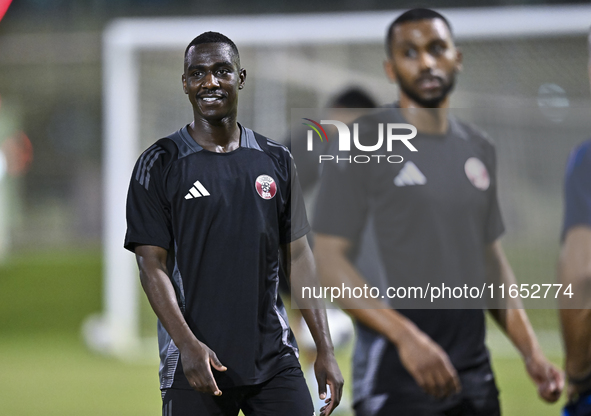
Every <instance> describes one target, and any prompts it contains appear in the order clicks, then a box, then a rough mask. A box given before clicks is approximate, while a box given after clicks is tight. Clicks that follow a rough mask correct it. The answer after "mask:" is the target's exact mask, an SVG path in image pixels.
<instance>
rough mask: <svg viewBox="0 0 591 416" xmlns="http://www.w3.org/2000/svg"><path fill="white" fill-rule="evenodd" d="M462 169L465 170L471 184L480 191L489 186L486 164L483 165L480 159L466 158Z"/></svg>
mask: <svg viewBox="0 0 591 416" xmlns="http://www.w3.org/2000/svg"><path fill="white" fill-rule="evenodd" d="M464 171H465V172H466V176H467V177H468V179H469V180H470V182H471V183H472V185H474V186H475V187H476V188H478V189H480V190H481V191H486V190H487V189H488V187H489V186H490V176H489V175H488V170H486V166H484V163H482V161H481V160H480V159H478V158H476V157H471V158H470V159H468V160H466V164H465V165H464Z"/></svg>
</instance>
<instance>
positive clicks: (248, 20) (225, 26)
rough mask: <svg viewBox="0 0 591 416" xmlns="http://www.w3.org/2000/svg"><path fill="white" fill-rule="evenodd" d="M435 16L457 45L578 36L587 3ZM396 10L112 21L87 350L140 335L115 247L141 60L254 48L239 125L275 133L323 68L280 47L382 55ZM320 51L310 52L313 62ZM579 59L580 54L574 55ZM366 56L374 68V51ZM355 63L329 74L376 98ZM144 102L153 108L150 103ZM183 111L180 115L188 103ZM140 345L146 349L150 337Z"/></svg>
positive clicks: (372, 79) (376, 85)
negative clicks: (220, 40) (204, 36)
mask: <svg viewBox="0 0 591 416" xmlns="http://www.w3.org/2000/svg"><path fill="white" fill-rule="evenodd" d="M441 11H442V13H443V14H444V15H445V16H446V17H447V18H448V19H449V21H450V22H451V24H452V26H453V30H454V36H455V38H456V39H457V40H458V41H470V40H474V41H478V40H494V39H512V38H536V37H537V38H539V37H548V36H553V37H560V36H581V35H584V34H586V33H587V31H588V29H589V25H590V24H591V6H588V5H576V6H575V5H573V6H527V7H494V8H472V9H468V8H466V9H441ZM401 12H402V10H391V11H379V12H361V13H359V12H355V13H319V14H289V15H288V14H286V15H260V16H215V17H199V18H193V17H184V18H138V19H118V20H115V21H114V22H113V23H111V24H110V25H109V26H108V27H107V28H106V29H105V32H104V35H103V57H102V59H103V80H102V82H103V117H104V124H103V132H104V139H103V143H104V147H103V169H102V172H103V195H104V205H103V212H104V221H103V224H104V227H103V229H104V234H103V253H104V285H103V288H104V289H103V290H104V293H103V312H102V314H100V315H96V316H92V317H89V319H88V320H87V321H86V322H85V324H84V336H85V339H86V341H87V343H88V344H89V345H90V346H91V348H93V349H96V350H99V351H103V352H106V353H110V354H114V355H117V356H120V357H127V358H129V357H131V358H133V357H135V356H137V355H138V351H141V350H142V349H143V348H144V346H145V345H146V340H145V339H144V338H143V337H142V336H141V333H140V332H141V331H140V305H139V298H140V295H141V293H140V291H141V288H140V286H139V284H138V277H137V276H138V271H137V266H136V264H135V259H134V256H133V255H132V254H131V253H129V252H127V251H125V250H124V249H123V240H124V235H125V230H126V222H125V202H126V194H127V188H128V184H129V180H130V177H131V172H132V169H133V166H134V163H135V161H136V159H137V157H138V156H139V154H140V152H141V151H142V149H143V148H144V147H146V146H145V143H143V142H142V140H146V139H145V138H142V129H144V128H145V124H146V122H150V120H147V121H145V120H144V119H143V118H142V117H143V116H144V114H143V112H142V106H143V105H145V104H144V102H145V98H143V99H142V98H141V96H142V94H144V93H145V88H146V86H150V85H149V82H143V81H142V74H143V71H144V67H143V66H142V54H143V53H145V52H162V51H171V50H173V51H175V53H177V52H178V53H181V54H182V50H183V49H184V48H185V46H186V45H187V44H188V43H189V42H190V41H191V39H193V38H194V37H195V36H197V35H198V34H200V33H202V32H205V31H209V30H212V31H217V32H221V33H223V34H225V35H227V36H228V37H229V38H231V39H233V40H234V41H235V42H236V43H237V44H238V46H239V47H240V48H243V47H244V48H247V49H250V50H251V51H253V53H251V64H253V63H254V68H252V69H251V72H249V76H255V77H256V76H257V72H258V73H262V72H263V71H265V74H266V75H268V76H269V80H270V82H272V84H273V85H272V86H271V87H270V86H269V85H268V84H267V83H264V82H255V85H254V91H253V92H252V93H251V98H249V99H250V105H249V106H246V107H247V108H245V109H244V110H239V111H245V113H244V114H246V118H248V119H249V121H251V123H252V126H253V127H255V129H256V128H259V127H258V126H265V125H267V124H268V123H269V120H270V117H275V118H274V119H273V120H274V125H275V126H276V127H274V128H275V129H276V132H279V131H280V129H282V128H284V131H287V130H288V120H287V116H286V114H289V105H290V101H289V96H290V94H291V93H293V91H292V90H290V87H289V85H287V81H285V80H288V81H289V82H292V83H293V85H295V86H296V87H297V86H302V85H304V84H305V83H310V82H314V81H313V80H310V77H309V75H308V74H306V73H304V72H303V71H304V69H305V68H308V69H310V68H312V69H314V68H317V69H322V68H325V67H323V65H324V64H323V62H322V59H316V60H314V62H312V61H311V60H305V59H304V58H302V59H300V60H299V61H298V60H297V59H295V58H294V57H293V56H291V55H290V54H289V53H288V52H286V51H287V50H288V48H290V47H295V46H301V47H307V46H309V47H316V46H318V45H324V46H325V47H326V48H329V49H330V48H331V47H332V46H335V45H340V46H341V47H345V46H347V45H370V44H371V45H373V46H375V48H376V50H377V48H380V49H381V50H383V46H382V45H383V42H384V36H385V30H386V27H387V26H388V25H389V23H390V22H391V21H392V19H393V18H394V17H395V16H397V15H398V14H400V13H401ZM278 47H285V50H286V51H284V52H280V50H278V49H277V48H278ZM326 50H328V49H324V50H323V51H326ZM321 52H322V51H321ZM321 52H316V54H317V55H321ZM584 53H585V52H584V51H581V54H584ZM180 56H181V57H182V55H180ZM302 56H306V54H302ZM335 59H337V58H335ZM373 59H375V60H377V62H378V63H380V62H381V60H383V52H382V55H381V56H380V55H375V58H372V60H373ZM177 62H178V64H177V65H176V69H175V70H176V73H177V76H178V79H176V80H175V82H176V84H178V89H179V91H180V74H181V72H182V67H180V66H179V65H181V63H182V60H178V61H177ZM298 65H299V66H298ZM251 66H252V65H251ZM358 66H359V65H357V64H355V63H353V64H352V65H351V67H350V68H349V67H347V68H333V69H334V70H335V71H340V72H338V74H340V75H341V76H342V77H341V78H343V79H345V81H346V82H355V81H356V80H357V82H358V83H362V84H364V85H370V86H373V87H372V88H373V91H376V92H379V91H380V90H381V89H383V87H384V85H386V83H387V81H386V79H385V78H384V77H383V76H381V75H379V76H378V75H376V74H371V73H369V74H367V75H366V76H364V74H363V71H362V70H361V69H359V68H358ZM249 68H250V67H249ZM293 68H295V70H293ZM247 69H248V68H247ZM317 72H321V71H317ZM319 76H320V77H321V76H322V75H321V74H320V75H319ZM360 77H362V78H361V79H360ZM331 82H333V83H332V84H331ZM335 85H336V84H334V81H333V80H332V79H330V78H329V77H327V78H326V83H325V85H324V86H323V85H320V84H318V85H313V87H314V88H318V91H321V92H323V93H325V94H324V96H323V97H325V96H326V95H327V94H328V93H329V91H328V90H329V89H333V87H334V86H335ZM333 90H334V89H333ZM156 95H157V94H156ZM389 95H392V93H391V92H390V94H389ZM311 96H312V95H311ZM183 98H184V97H183ZM315 99H316V102H314V103H311V104H310V105H307V107H312V106H314V104H318V105H319V103H320V98H318V97H317V96H316V98H315ZM151 101H157V100H151ZM152 105H154V106H157V105H158V102H153V103H152ZM185 105H186V106H187V108H188V106H189V103H186V104H185ZM184 114H186V113H184ZM189 114H190V113H189ZM277 120H279V122H277ZM187 121H190V120H187ZM154 123H156V121H154ZM281 124H283V126H281ZM263 133H265V132H263ZM277 134H280V133H276V135H277ZM158 137H159V136H157V135H156V134H154V135H153V136H151V137H148V138H147V139H149V140H150V141H152V142H153V141H155V140H156V139H157V138H158ZM148 144H149V143H148ZM147 342H148V343H149V345H150V346H152V345H153V340H151V339H150V340H148V341H147ZM150 348H151V347H150Z"/></svg>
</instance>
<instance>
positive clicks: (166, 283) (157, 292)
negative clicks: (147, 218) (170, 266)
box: [136, 247, 195, 348]
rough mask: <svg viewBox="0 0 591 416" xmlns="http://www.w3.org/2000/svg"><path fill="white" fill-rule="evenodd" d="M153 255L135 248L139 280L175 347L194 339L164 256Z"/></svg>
mask: <svg viewBox="0 0 591 416" xmlns="http://www.w3.org/2000/svg"><path fill="white" fill-rule="evenodd" d="M159 254H160V258H158V257H156V256H154V255H153V254H152V253H149V252H147V251H146V250H145V249H142V248H141V247H138V248H137V249H136V258H137V262H138V266H139V269H140V280H141V284H142V287H143V289H144V291H145V292H146V296H147V297H148V301H149V302H150V305H151V306H152V309H153V310H154V312H155V313H156V316H157V317H158V319H159V320H160V322H161V323H162V325H163V326H164V328H165V329H166V331H167V332H168V334H169V335H170V336H171V338H172V339H173V341H174V343H175V344H176V345H177V347H179V348H181V347H182V345H183V344H184V343H186V342H188V341H191V340H194V339H195V336H194V335H193V333H192V331H191V329H190V328H189V326H188V325H187V322H186V321H185V318H184V316H183V314H182V312H181V309H180V307H179V305H178V301H177V298H176V293H175V291H174V287H173V286H172V283H171V281H170V278H169V277H168V273H167V270H166V264H165V263H166V258H161V253H159Z"/></svg>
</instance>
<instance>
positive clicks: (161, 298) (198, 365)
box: [135, 245, 226, 396]
mask: <svg viewBox="0 0 591 416" xmlns="http://www.w3.org/2000/svg"><path fill="white" fill-rule="evenodd" d="M135 256H136V260H137V264H138V266H139V269H140V279H141V282H142V287H143V288H144V291H145V292H146V295H147V296H148V300H149V301H150V305H152V309H154V312H155V313H156V315H157V316H158V319H159V320H160V322H161V323H162V325H163V326H164V328H165V329H166V331H167V332H168V334H169V335H170V336H171V337H172V339H173V341H174V343H175V345H176V346H177V347H178V349H179V351H180V354H181V361H182V364H183V371H184V373H185V376H186V377H187V380H188V381H189V384H190V385H191V386H192V387H193V388H194V389H195V390H197V391H200V392H203V393H208V394H213V395H216V396H220V395H221V394H222V392H221V390H220V389H219V388H218V386H217V384H216V382H215V379H214V378H213V374H212V372H211V367H213V368H215V369H216V370H218V371H226V367H224V366H223V365H222V363H220V361H219V360H218V358H217V356H216V355H215V353H214V352H213V351H212V350H211V349H209V347H207V346H206V345H205V344H203V343H202V342H200V341H199V340H198V339H197V338H195V335H193V332H192V331H191V329H190V328H189V326H188V325H187V322H186V321H185V318H184V317H183V314H182V312H181V310H180V308H179V305H178V302H177V299H176V294H175V291H174V287H173V286H172V283H171V281H170V278H169V275H168V270H167V269H166V258H167V252H166V250H165V249H163V248H161V247H156V246H147V245H140V246H136V247H135ZM210 366H211V367H210Z"/></svg>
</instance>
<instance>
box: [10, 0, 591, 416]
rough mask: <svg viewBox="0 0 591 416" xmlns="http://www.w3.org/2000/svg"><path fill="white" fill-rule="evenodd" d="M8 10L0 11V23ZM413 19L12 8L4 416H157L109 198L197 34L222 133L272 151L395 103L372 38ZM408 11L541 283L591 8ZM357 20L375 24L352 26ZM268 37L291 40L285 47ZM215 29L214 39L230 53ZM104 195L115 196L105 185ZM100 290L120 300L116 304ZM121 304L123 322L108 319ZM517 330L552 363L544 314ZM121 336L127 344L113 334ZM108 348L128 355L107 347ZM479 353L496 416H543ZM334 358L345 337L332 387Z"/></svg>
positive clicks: (457, 5)
mask: <svg viewBox="0 0 591 416" xmlns="http://www.w3.org/2000/svg"><path fill="white" fill-rule="evenodd" d="M9 3H10V2H7V1H4V2H0V12H2V10H3V7H2V6H3V5H7V4H9ZM418 5H419V4H417V3H416V2H413V1H406V0H402V1H398V2H396V3H395V4H394V3H392V2H386V1H384V0H369V1H365V2H358V1H349V0H348V1H336V0H321V1H318V0H316V1H311V0H302V1H299V2H297V3H296V2H287V1H270V0H265V1H250V2H249V1H237V0H218V1H209V0H208V1H197V2H196V1H187V0H118V1H114V0H51V1H50V0H14V1H13V2H12V4H9V7H8V9H7V11H6V14H5V15H4V18H3V19H2V20H1V21H0V404H1V405H2V409H3V411H2V414H3V415H7V416H20V415H33V414H44V415H60V416H63V415H80V414H84V415H157V414H159V413H160V411H159V403H160V395H159V392H158V390H157V389H158V377H157V370H158V362H157V349H156V346H155V344H154V342H153V338H152V337H153V335H154V333H155V330H154V328H155V318H154V316H153V314H152V313H151V311H150V310H149V306H147V305H146V302H145V300H144V297H143V295H142V294H141V293H140V291H141V289H139V288H138V286H139V285H138V284H137V282H136V276H135V269H133V267H135V266H134V265H133V262H134V259H133V256H132V255H131V254H129V253H125V252H124V251H123V249H122V247H121V245H122V241H123V235H124V231H125V230H124V222H122V221H124V219H123V215H124V213H123V211H121V207H122V206H123V205H122V204H124V202H123V199H122V197H121V189H126V187H127V183H128V181H129V174H130V172H131V166H130V163H133V161H134V160H135V158H136V157H137V156H138V155H139V153H140V152H141V150H142V149H144V148H146V147H147V146H149V145H150V144H151V143H152V142H154V141H155V140H157V139H158V138H159V137H162V136H163V135H166V134H168V133H169V132H172V131H174V130H176V129H177V128H179V127H180V126H182V125H184V124H186V123H188V122H190V121H191V111H190V106H189V104H188V102H187V100H186V97H185V95H184V94H183V93H182V89H181V82H180V81H181V73H182V59H183V51H184V47H185V46H186V44H187V43H188V42H189V41H190V40H191V39H192V38H193V37H194V36H196V35H198V34H199V33H201V32H203V31H205V30H215V29H216V28H215V27H210V26H211V25H212V24H213V25H214V26H215V24H214V23H219V25H220V27H224V28H225V27H235V28H239V29H236V32H234V33H236V34H237V35H238V36H235V37H234V38H233V40H234V41H235V42H236V44H237V45H238V48H239V49H240V53H241V61H242V66H243V67H245V68H246V69H247V71H248V79H247V84H246V88H245V89H244V90H243V93H242V95H241V103H240V110H239V121H240V122H242V123H244V124H245V125H246V126H250V127H252V128H254V129H255V130H257V131H259V132H260V133H262V134H264V135H266V136H269V137H271V138H274V139H275V140H278V141H283V142H285V141H287V139H288V136H289V120H290V110H291V108H314V107H324V106H327V105H328V104H329V103H330V102H331V100H332V99H333V98H334V97H335V96H336V95H337V94H338V93H339V92H341V91H342V90H343V89H345V88H349V87H351V86H355V87H359V88H362V89H363V90H365V91H366V92H367V93H368V94H369V95H370V96H371V97H372V98H373V99H374V100H375V101H376V102H377V103H378V104H379V105H384V104H387V103H391V102H393V101H394V100H395V98H396V89H395V87H394V86H393V85H391V84H388V82H387V80H386V78H385V76H384V75H383V71H382V61H383V59H384V56H385V55H384V48H383V36H384V34H385V29H386V26H387V25H388V24H389V22H390V21H391V20H393V19H394V18H395V17H396V16H397V15H398V14H399V13H400V11H402V10H404V9H406V8H411V7H416V6H418ZM420 6H422V7H425V6H426V7H434V8H437V10H438V11H440V12H442V13H443V14H444V15H446V16H448V17H449V20H450V22H451V24H452V26H453V27H454V30H455V33H456V36H457V44H458V45H459V46H460V47H461V48H462V50H463V53H464V70H463V73H462V74H461V75H460V76H459V80H458V84H457V87H456V92H455V93H454V95H453V100H452V106H453V107H456V108H457V109H458V110H456V111H457V114H458V116H460V117H462V118H465V119H468V120H470V121H473V122H475V123H476V124H477V125H479V126H480V127H481V128H482V129H484V130H486V131H487V132H488V133H489V135H490V136H491V137H492V139H493V140H494V141H495V143H496V144H497V156H498V163H499V180H500V185H499V187H500V199H501V205H502V210H503V214H504V217H505V222H506V226H507V229H508V231H507V234H506V237H505V239H504V243H505V248H506V251H507V254H508V256H509V258H510V260H511V262H512V265H513V266H514V269H515V271H516V274H517V276H518V279H520V280H521V281H536V279H538V278H540V276H543V278H544V279H545V281H549V280H552V279H553V276H554V273H555V264H556V258H557V253H558V243H559V232H560V221H561V215H562V203H561V193H562V190H561V184H562V177H563V171H564V166H565V162H566V158H567V155H568V153H569V150H570V149H571V148H572V146H573V145H574V144H576V143H578V142H580V141H582V140H583V139H585V138H587V137H588V136H589V131H590V128H589V127H591V126H589V115H591V112H590V111H589V110H590V109H589V80H588V73H587V62H588V49H587V33H588V28H589V26H590V25H591V8H589V7H588V6H587V5H586V2H579V3H577V2H572V1H571V2H568V3H567V2H561V1H527V0H526V1H510V0H497V1H493V0H491V1H479V2H475V1H470V2H468V1H465V0H450V1H448V2H446V8H444V9H442V8H438V7H439V6H440V2H436V1H433V0H426V1H422V2H421V3H420ZM226 16H232V17H231V18H230V17H226ZM178 17H184V18H188V19H189V20H186V19H185V20H182V21H179V20H176V18H178ZM355 21H359V22H367V24H368V25H372V27H361V28H359V27H355V26H353V25H351V23H350V22H355ZM282 22H285V24H284V25H283V26H284V29H285V28H291V29H289V30H292V32H290V33H288V34H286V33H284V32H282V30H283V29H282ZM474 22H477V24H475V23H474ZM267 24H268V26H266V25H267ZM233 25H234V26H233ZM267 27H269V29H266V28H267ZM249 28H251V29H249ZM294 28H296V29H294ZM298 28H299V29H298ZM516 28H517V29H516ZM228 30H229V31H230V32H227V33H226V32H224V30H223V29H220V31H222V32H224V33H226V34H228V35H229V36H230V37H233V36H232V29H228ZM249 30H250V31H249ZM285 30H288V29H285ZM298 30H299V31H298ZM241 31H242V32H241ZM316 33H319V34H318V36H316ZM292 35H293V36H292ZM118 128H119V129H120V130H119V131H120V133H119V135H117V134H113V133H112V132H113V131H116V130H117V129H118ZM107 143H110V145H107ZM119 161H120V162H121V163H118V162H119ZM113 166H115V167H113ZM116 175H119V176H116ZM117 178H119V179H117ZM117 181H118V183H119V185H120V186H119V187H118V188H117V190H116V191H115V192H112V191H113V189H115V188H116V187H115V186H110V185H109V184H115V183H117ZM117 192H119V194H117ZM118 213H119V214H120V215H119V214H118ZM122 224H123V225H122ZM118 282H119V283H118ZM121 282H123V283H121ZM125 282H131V283H129V284H127V285H126V283H125ZM113 293H119V294H121V293H123V295H122V296H120V297H119V298H117V300H116V301H114V300H113V299H114V298H113ZM109 294H111V295H109ZM121 303H123V304H125V305H129V307H127V308H125V307H123V308H122V309H121V308H119V309H118V306H117V305H119V304H121ZM532 306H534V305H532ZM534 307H535V306H534ZM530 315H531V317H532V321H533V322H534V325H535V327H536V330H537V331H538V334H539V337H540V339H541V341H542V344H543V347H544V349H545V351H546V353H547V354H548V355H549V356H550V357H551V358H552V359H553V360H554V361H555V362H557V363H558V364H561V360H562V353H561V344H560V339H559V334H558V324H557V318H556V312H555V311H553V310H545V309H542V310H532V311H531V313H530ZM118 322H123V324H122V325H121V327H120V328H119V331H120V332H123V333H126V334H127V335H128V336H127V338H125V335H121V334H120V333H119V335H118V333H117V331H114V332H113V331H112V330H111V329H112V327H114V326H115V327H116V326H117V323H118ZM83 328H84V329H83ZM117 337H119V338H125V340H124V341H125V342H123V344H121V345H119V346H117V345H116V346H115V347H114V346H113V345H114V344H116V341H114V338H117ZM489 338H490V343H489V345H490V347H491V352H492V355H493V359H494V365H495V367H496V368H497V375H498V379H499V385H500V389H501V400H502V403H503V406H504V412H505V413H504V414H505V415H509V416H510V415H551V414H559V408H558V406H556V405H555V406H547V405H544V404H542V403H541V402H540V401H539V400H538V399H537V397H536V393H535V391H534V388H533V386H532V385H531V383H530V382H529V381H528V380H527V378H526V376H525V371H524V369H523V366H522V365H521V363H520V361H519V359H518V358H517V354H516V353H515V351H514V350H513V349H512V348H511V347H510V346H509V345H508V344H507V343H506V341H504V339H503V337H502V335H501V334H500V333H499V332H498V331H497V330H496V329H495V328H494V324H491V325H490V331H489ZM117 339H118V338H117ZM144 340H146V342H144ZM350 348H351V346H350V342H347V337H343V343H342V346H341V347H340V349H339V356H340V358H341V360H340V361H341V363H342V365H343V367H344V372H345V373H346V374H348V373H349V369H348V366H349V364H348V356H349V351H350ZM350 384H351V383H349V385H350ZM342 412H343V414H349V413H348V412H347V409H342Z"/></svg>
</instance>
